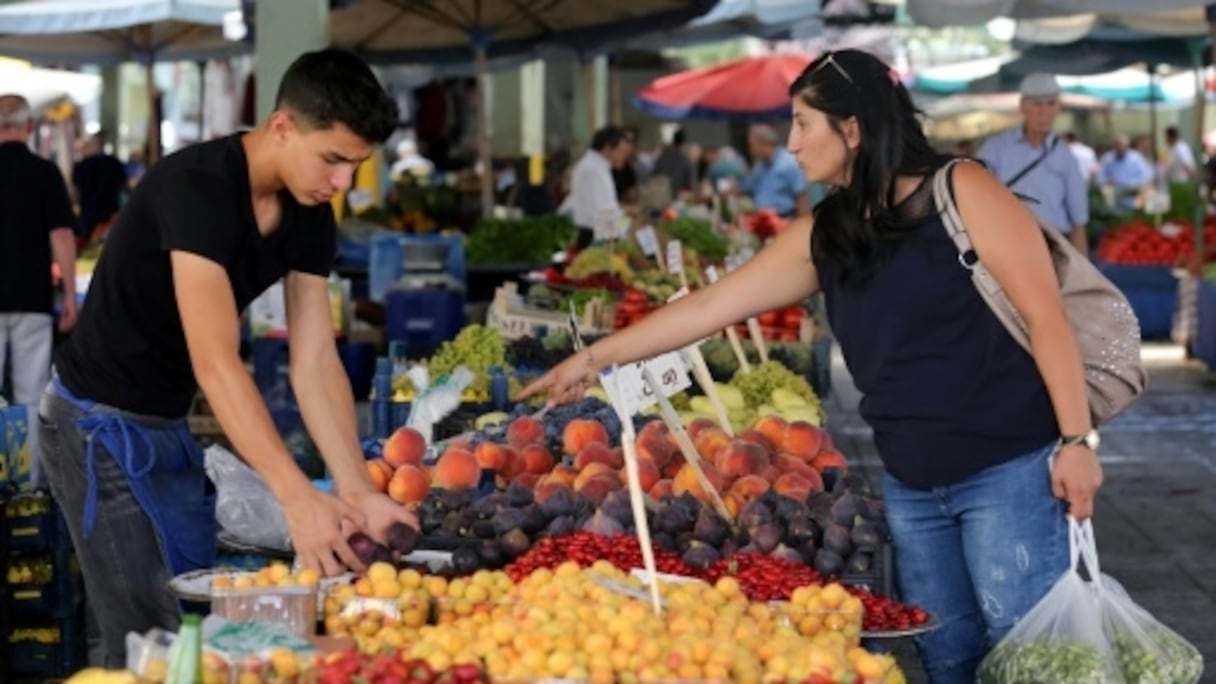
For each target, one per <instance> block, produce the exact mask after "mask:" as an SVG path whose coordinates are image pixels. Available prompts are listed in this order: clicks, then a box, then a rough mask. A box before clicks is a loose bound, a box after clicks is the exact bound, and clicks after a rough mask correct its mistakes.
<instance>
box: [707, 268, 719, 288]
mask: <svg viewBox="0 0 1216 684" xmlns="http://www.w3.org/2000/svg"><path fill="white" fill-rule="evenodd" d="M705 282H707V283H709V284H710V285H713V284H714V283H716V282H718V269H717V267H715V266H706V267H705Z"/></svg>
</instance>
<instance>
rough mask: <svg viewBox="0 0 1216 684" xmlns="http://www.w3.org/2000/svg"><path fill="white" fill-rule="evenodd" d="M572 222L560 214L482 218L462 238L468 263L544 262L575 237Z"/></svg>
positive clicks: (565, 246)
mask: <svg viewBox="0 0 1216 684" xmlns="http://www.w3.org/2000/svg"><path fill="white" fill-rule="evenodd" d="M574 233H575V229H574V224H573V223H572V222H571V221H570V219H569V217H567V216H565V215H562V214H549V215H545V216H529V217H525V218H520V219H511V220H507V219H493V218H483V219H481V220H480V221H478V222H477V224H476V225H474V226H473V229H472V231H470V232H469V237H468V239H467V240H466V241H465V247H464V249H465V254H466V256H467V258H468V261H469V263H470V264H473V265H484V264H525V265H534V264H545V263H548V262H549V261H550V260H552V258H553V255H554V254H556V253H558V252H561V251H562V250H565V249H566V248H568V247H569V246H570V243H571V242H572V241H573V240H574Z"/></svg>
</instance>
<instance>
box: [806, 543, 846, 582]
mask: <svg viewBox="0 0 1216 684" xmlns="http://www.w3.org/2000/svg"><path fill="white" fill-rule="evenodd" d="M811 566H812V567H814V568H815V572H818V573H819V574H821V575H826V576H829V577H835V576H836V575H839V574H840V571H841V570H842V569H843V568H844V559H843V558H841V557H840V554H838V553H836V552H835V551H831V550H829V549H819V550H818V551H816V552H815V560H814V561H813V562H812V563H811Z"/></svg>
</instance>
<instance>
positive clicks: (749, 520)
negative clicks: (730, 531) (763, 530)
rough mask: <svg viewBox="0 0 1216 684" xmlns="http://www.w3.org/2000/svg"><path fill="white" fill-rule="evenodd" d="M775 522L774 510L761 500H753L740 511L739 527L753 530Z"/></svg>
mask: <svg viewBox="0 0 1216 684" xmlns="http://www.w3.org/2000/svg"><path fill="white" fill-rule="evenodd" d="M772 522H773V509H771V508H769V506H768V504H766V503H764V502H763V501H761V500H760V497H757V498H755V499H752V500H751V501H749V502H747V504H746V505H745V506H743V510H741V511H739V527H744V528H747V529H749V530H750V529H753V528H756V527H760V526H762V525H768V524H770V523H772Z"/></svg>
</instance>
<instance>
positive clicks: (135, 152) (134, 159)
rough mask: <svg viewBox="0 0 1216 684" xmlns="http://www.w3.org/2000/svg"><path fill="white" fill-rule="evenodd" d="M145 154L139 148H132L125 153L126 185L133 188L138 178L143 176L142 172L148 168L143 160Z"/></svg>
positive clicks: (145, 156)
mask: <svg viewBox="0 0 1216 684" xmlns="http://www.w3.org/2000/svg"><path fill="white" fill-rule="evenodd" d="M146 158H147V155H146V154H144V150H143V149H141V148H135V149H132V150H131V151H130V152H128V153H127V164H126V168H127V187H128V188H134V187H135V186H136V185H137V184H138V183H139V179H141V178H143V177H144V173H146V172H147V170H148V165H147V164H146V163H145V162H144V159H146Z"/></svg>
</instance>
